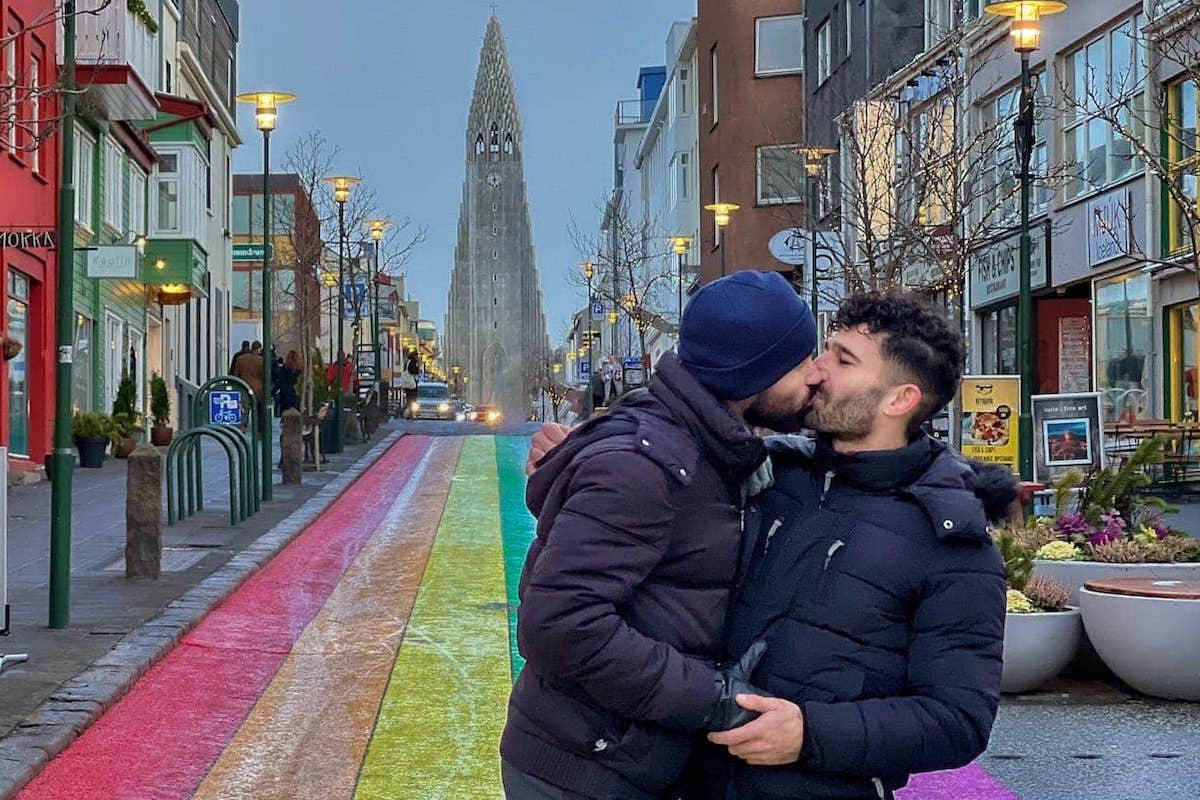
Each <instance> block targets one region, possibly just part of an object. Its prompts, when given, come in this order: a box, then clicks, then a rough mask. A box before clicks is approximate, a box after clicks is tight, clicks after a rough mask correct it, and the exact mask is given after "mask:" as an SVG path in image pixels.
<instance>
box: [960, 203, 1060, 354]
mask: <svg viewBox="0 0 1200 800" xmlns="http://www.w3.org/2000/svg"><path fill="white" fill-rule="evenodd" d="M1032 239H1033V250H1032V260H1031V262H1030V285H1031V287H1032V290H1033V291H1034V292H1040V291H1041V290H1043V289H1044V288H1045V287H1046V284H1047V282H1048V278H1049V263H1048V262H1049V258H1048V254H1047V249H1046V242H1047V237H1046V229H1045V228H1044V227H1042V226H1039V227H1037V228H1034V229H1033V235H1032ZM1019 247H1020V237H1019V236H1008V237H1005V238H1004V239H1001V240H999V241H997V242H995V243H994V244H992V245H990V246H988V247H985V248H982V249H981V250H979V251H978V252H977V253H975V255H974V256H973V257H972V259H971V309H972V310H973V312H974V314H975V327H976V334H975V355H974V356H973V358H972V369H973V370H975V371H976V372H978V373H979V374H983V375H1015V374H1017V372H1018V371H1019V369H1018V365H1017V298H1018V295H1019V293H1020V273H1019V272H1018V267H1019V265H1020V250H1019Z"/></svg>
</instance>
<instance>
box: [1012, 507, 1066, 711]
mask: <svg viewBox="0 0 1200 800" xmlns="http://www.w3.org/2000/svg"><path fill="white" fill-rule="evenodd" d="M992 538H993V540H994V541H995V542H996V546H997V548H999V550H1000V555H1001V556H1002V557H1003V559H1004V571H1005V577H1006V580H1007V584H1008V592H1007V595H1006V609H1005V610H1006V612H1007V613H1006V614H1005V616H1004V666H1003V670H1002V672H1001V677H1000V691H1002V692H1008V693H1020V692H1030V691H1033V690H1034V689H1037V688H1038V687H1040V686H1042V685H1043V684H1045V683H1046V682H1047V681H1049V680H1051V679H1053V678H1054V677H1055V676H1057V675H1058V673H1060V672H1062V670H1063V668H1064V667H1066V666H1067V664H1068V663H1070V661H1071V659H1072V657H1074V655H1075V652H1076V650H1077V649H1078V647H1079V637H1080V633H1081V632H1082V630H1083V626H1082V622H1081V620H1080V616H1079V609H1078V608H1075V607H1073V606H1069V605H1067V599H1068V597H1069V596H1070V590H1068V589H1067V587H1065V586H1063V585H1062V584H1060V583H1057V582H1055V581H1053V580H1051V579H1049V578H1045V577H1031V576H1032V574H1033V553H1032V552H1031V551H1030V550H1029V549H1028V542H1029V539H1028V536H1027V531H1026V530H1025V529H1023V528H1021V527H1019V526H1018V527H1009V528H1003V529H1000V530H997V531H994V532H993V534H992Z"/></svg>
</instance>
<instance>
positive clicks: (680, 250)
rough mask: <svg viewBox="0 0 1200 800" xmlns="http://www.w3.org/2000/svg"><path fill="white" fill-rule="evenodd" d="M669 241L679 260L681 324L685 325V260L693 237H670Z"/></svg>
mask: <svg viewBox="0 0 1200 800" xmlns="http://www.w3.org/2000/svg"><path fill="white" fill-rule="evenodd" d="M667 241H668V242H670V243H671V248H672V249H673V250H674V251H675V255H676V256H677V257H678V259H679V275H678V278H679V324H680V325H683V259H684V256H686V255H687V251H688V248H689V247H691V246H692V237H690V236H668V237H667Z"/></svg>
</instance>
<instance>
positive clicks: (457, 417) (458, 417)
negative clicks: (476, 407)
mask: <svg viewBox="0 0 1200 800" xmlns="http://www.w3.org/2000/svg"><path fill="white" fill-rule="evenodd" d="M466 419H467V415H466V414H463V413H461V412H460V413H458V414H455V415H454V421H455V422H464V421H466Z"/></svg>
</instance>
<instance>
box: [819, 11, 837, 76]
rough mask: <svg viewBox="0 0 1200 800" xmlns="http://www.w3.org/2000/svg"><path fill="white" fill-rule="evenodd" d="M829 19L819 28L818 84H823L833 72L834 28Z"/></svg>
mask: <svg viewBox="0 0 1200 800" xmlns="http://www.w3.org/2000/svg"><path fill="white" fill-rule="evenodd" d="M829 22H830V21H829V20H828V19H827V20H825V21H824V22H822V23H821V27H819V28H817V85H818V86H819V85H821V84H822V83H824V82H825V81H826V80H828V79H829V76H830V75H831V74H833V41H832V39H833V29H832V27H831V26H830V24H829Z"/></svg>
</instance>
